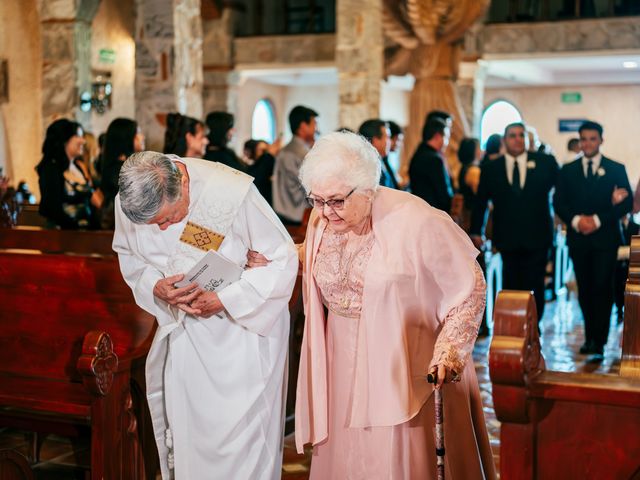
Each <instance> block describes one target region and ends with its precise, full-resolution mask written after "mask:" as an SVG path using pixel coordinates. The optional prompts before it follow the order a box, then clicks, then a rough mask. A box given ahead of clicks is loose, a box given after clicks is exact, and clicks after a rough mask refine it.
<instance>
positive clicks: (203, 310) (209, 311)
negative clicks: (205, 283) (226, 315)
mask: <svg viewBox="0 0 640 480" xmlns="http://www.w3.org/2000/svg"><path fill="white" fill-rule="evenodd" d="M198 293H199V295H198V296H197V297H196V298H195V299H194V300H191V303H190V304H189V305H188V307H189V308H190V309H191V310H193V312H195V313H193V314H194V315H197V316H198V317H203V318H209V317H211V316H212V315H215V314H217V313H220V312H221V311H223V310H224V305H222V302H221V301H220V298H219V297H218V294H217V293H216V292H207V291H205V290H198ZM185 306H187V305H185ZM183 310H184V309H183ZM185 312H186V310H185ZM189 313H192V312H189Z"/></svg>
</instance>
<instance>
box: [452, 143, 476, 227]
mask: <svg viewBox="0 0 640 480" xmlns="http://www.w3.org/2000/svg"><path fill="white" fill-rule="evenodd" d="M481 156H482V150H481V149H480V142H479V141H478V139H477V138H463V139H462V140H461V141H460V146H459V147H458V160H460V165H462V167H461V168H460V172H459V173H458V185H459V189H460V193H461V194H462V196H463V198H464V212H465V218H466V219H468V221H469V222H470V217H471V211H472V210H473V204H474V203H475V198H476V193H477V192H478V185H479V184H480V158H481ZM467 223H468V222H467V221H465V224H467Z"/></svg>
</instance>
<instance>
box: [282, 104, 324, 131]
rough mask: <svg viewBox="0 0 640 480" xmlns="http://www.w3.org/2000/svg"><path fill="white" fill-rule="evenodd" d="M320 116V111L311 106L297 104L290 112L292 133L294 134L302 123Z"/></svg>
mask: <svg viewBox="0 0 640 480" xmlns="http://www.w3.org/2000/svg"><path fill="white" fill-rule="evenodd" d="M317 116H318V113H317V112H316V111H314V110H311V109H310V108H309V107H304V106H302V105H296V106H295V107H293V108H292V109H291V111H290V112H289V126H290V127H291V133H293V134H294V135H295V134H296V132H297V131H298V128H300V124H301V123H303V122H304V123H309V122H311V119H312V118H315V117H317Z"/></svg>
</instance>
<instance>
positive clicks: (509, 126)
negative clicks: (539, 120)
mask: <svg viewBox="0 0 640 480" xmlns="http://www.w3.org/2000/svg"><path fill="white" fill-rule="evenodd" d="M516 127H518V128H521V129H523V130H524V131H525V132H526V131H527V127H526V126H525V125H524V123H522V122H513V123H510V124H509V125H507V126H506V127H504V136H505V137H506V136H507V133H509V130H511V129H512V128H516Z"/></svg>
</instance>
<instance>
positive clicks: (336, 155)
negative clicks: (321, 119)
mask: <svg viewBox="0 0 640 480" xmlns="http://www.w3.org/2000/svg"><path fill="white" fill-rule="evenodd" d="M380 173H381V165H380V155H379V154H378V151H377V150H376V149H375V148H374V147H373V145H371V144H370V143H369V142H368V141H367V140H366V139H365V138H364V137H363V136H361V135H357V134H355V133H351V132H345V131H342V132H332V133H328V134H326V135H323V136H322V137H320V139H318V141H316V143H315V144H314V146H313V148H312V149H311V150H309V153H307V155H306V156H305V157H304V161H303V162H302V166H301V167H300V176H299V178H300V182H301V183H302V186H303V187H304V189H305V191H306V192H307V194H309V193H310V192H311V188H312V186H313V185H314V184H317V183H319V182H323V183H325V182H331V181H341V182H344V183H346V184H347V185H348V186H350V187H352V188H355V189H357V190H374V191H375V190H376V189H377V188H378V185H379V183H380Z"/></svg>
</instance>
